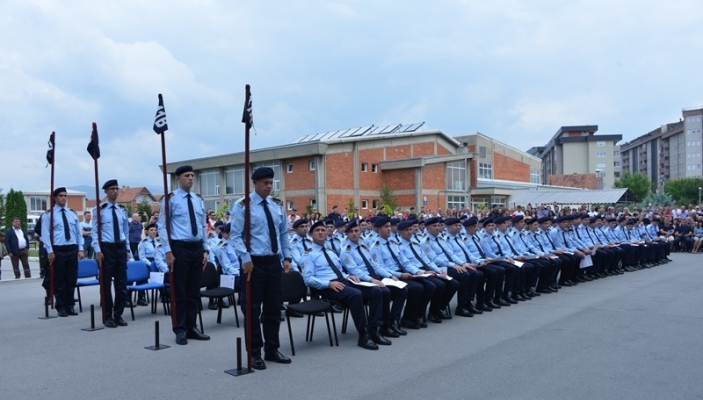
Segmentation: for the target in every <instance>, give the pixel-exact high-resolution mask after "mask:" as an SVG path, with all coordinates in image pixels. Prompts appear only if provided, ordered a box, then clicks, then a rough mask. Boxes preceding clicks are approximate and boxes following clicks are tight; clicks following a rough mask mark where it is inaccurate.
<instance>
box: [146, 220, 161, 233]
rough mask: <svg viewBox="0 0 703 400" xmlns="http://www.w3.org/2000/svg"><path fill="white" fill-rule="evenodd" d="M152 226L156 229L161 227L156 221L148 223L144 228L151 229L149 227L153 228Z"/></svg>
mask: <svg viewBox="0 0 703 400" xmlns="http://www.w3.org/2000/svg"><path fill="white" fill-rule="evenodd" d="M151 228H154V229H159V227H158V226H156V222H152V223H150V224H149V225H147V226H146V228H144V229H145V230H147V231H148V230H149V229H151Z"/></svg>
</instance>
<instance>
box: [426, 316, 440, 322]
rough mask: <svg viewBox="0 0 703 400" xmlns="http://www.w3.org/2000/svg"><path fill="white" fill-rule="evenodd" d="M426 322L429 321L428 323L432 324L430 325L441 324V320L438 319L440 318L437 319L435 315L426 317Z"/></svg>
mask: <svg viewBox="0 0 703 400" xmlns="http://www.w3.org/2000/svg"><path fill="white" fill-rule="evenodd" d="M427 320H428V321H430V322H432V323H435V324H441V323H442V318H440V317H438V316H436V315H434V314H430V315H428V316H427Z"/></svg>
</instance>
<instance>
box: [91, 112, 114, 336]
mask: <svg viewBox="0 0 703 400" xmlns="http://www.w3.org/2000/svg"><path fill="white" fill-rule="evenodd" d="M90 141H91V143H95V144H96V145H97V144H98V125H97V124H96V123H95V122H93V132H92V133H91V135H90ZM93 151H97V149H93ZM93 168H94V169H95V210H96V212H95V216H94V218H95V223H96V226H97V228H98V244H99V245H100V247H101V250H102V245H103V235H102V224H101V223H100V192H99V191H98V188H99V187H100V186H98V185H99V183H98V158H97V157H95V156H93ZM118 239H119V238H117V239H115V240H118ZM98 281H99V282H100V310H101V314H102V318H103V324H104V323H105V278H104V275H103V266H102V261H98ZM91 306H92V305H91Z"/></svg>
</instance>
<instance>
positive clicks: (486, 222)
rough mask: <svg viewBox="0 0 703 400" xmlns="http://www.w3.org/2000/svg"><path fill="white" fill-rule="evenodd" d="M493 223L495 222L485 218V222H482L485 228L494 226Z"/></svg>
mask: <svg viewBox="0 0 703 400" xmlns="http://www.w3.org/2000/svg"><path fill="white" fill-rule="evenodd" d="M492 223H493V220H492V219H490V218H485V219H484V220H483V222H482V224H483V226H484V227H485V226H486V225H488V224H492Z"/></svg>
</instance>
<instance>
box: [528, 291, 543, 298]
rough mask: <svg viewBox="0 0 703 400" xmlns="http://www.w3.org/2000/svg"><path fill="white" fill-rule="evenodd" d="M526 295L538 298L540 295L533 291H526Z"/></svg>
mask: <svg viewBox="0 0 703 400" xmlns="http://www.w3.org/2000/svg"><path fill="white" fill-rule="evenodd" d="M528 293H529V294H531V295H532V297H539V296H541V294H539V293H537V291H535V290H534V289H530V290H529V291H528Z"/></svg>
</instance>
